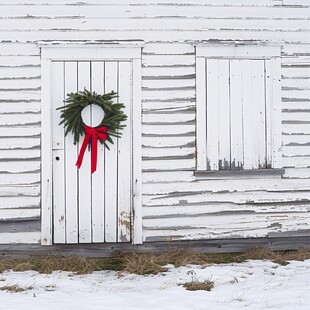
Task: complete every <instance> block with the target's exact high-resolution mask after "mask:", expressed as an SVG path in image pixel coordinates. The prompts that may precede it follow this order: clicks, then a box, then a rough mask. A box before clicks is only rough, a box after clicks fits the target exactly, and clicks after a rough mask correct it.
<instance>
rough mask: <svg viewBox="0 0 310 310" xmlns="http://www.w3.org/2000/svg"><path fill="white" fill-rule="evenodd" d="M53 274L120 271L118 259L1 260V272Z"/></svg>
mask: <svg viewBox="0 0 310 310" xmlns="http://www.w3.org/2000/svg"><path fill="white" fill-rule="evenodd" d="M10 269H11V270H14V271H27V270H34V271H38V272H40V273H51V272H53V271H55V270H61V271H70V272H74V273H77V274H88V273H92V272H93V271H101V270H120V269H121V262H120V261H119V260H118V258H100V259H99V258H98V259H91V258H85V257H79V256H67V257H59V256H45V257H38V258H32V259H15V260H12V259H0V272H3V271H5V270H10Z"/></svg>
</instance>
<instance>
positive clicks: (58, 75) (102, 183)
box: [51, 61, 132, 243]
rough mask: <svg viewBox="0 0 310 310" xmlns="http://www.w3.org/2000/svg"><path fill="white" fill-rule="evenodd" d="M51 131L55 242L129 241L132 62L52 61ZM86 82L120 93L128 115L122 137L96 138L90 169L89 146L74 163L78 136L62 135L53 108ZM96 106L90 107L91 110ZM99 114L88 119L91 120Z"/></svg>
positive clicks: (88, 85) (94, 87) (100, 89)
mask: <svg viewBox="0 0 310 310" xmlns="http://www.w3.org/2000/svg"><path fill="white" fill-rule="evenodd" d="M51 73H52V77H51V83H52V85H51V96H52V98H51V99H52V106H51V109H52V124H53V125H52V127H53V128H52V137H53V150H52V152H53V154H52V155H53V157H52V158H53V242H54V243H95V242H129V241H130V239H131V163H132V158H131V154H132V152H131V109H130V107H131V101H132V100H131V97H132V96H131V93H132V92H131V82H130V81H131V73H132V69H131V62H130V61H56V62H52V67H51ZM84 88H86V89H88V90H91V91H95V92H97V93H99V94H104V93H108V92H111V91H112V90H113V91H115V92H117V93H118V94H119V98H118V101H119V102H122V103H124V105H125V109H124V112H125V114H126V115H127V116H128V119H127V121H126V128H125V129H124V130H123V133H122V138H120V139H116V138H115V139H114V144H109V147H110V150H107V149H105V148H104V146H103V145H101V144H100V143H99V144H98V161H97V171H96V172H95V173H94V174H91V173H90V164H91V160H90V152H88V151H86V153H85V156H84V160H83V165H82V167H81V168H80V169H79V170H78V169H77V167H76V166H75V163H76V159H77V156H78V152H79V149H80V146H81V143H82V141H83V139H81V140H82V141H80V143H79V144H78V145H74V143H73V136H72V135H70V134H69V135H68V136H67V137H65V136H64V128H63V126H59V125H58V124H59V122H60V112H59V111H57V110H56V108H58V107H60V106H62V105H63V100H64V99H65V98H66V95H67V94H68V93H70V92H77V91H81V90H83V89H84ZM93 112H94V113H93ZM96 117H97V114H96V113H95V111H89V113H88V115H87V116H86V119H88V122H89V124H92V123H95V122H96V121H97V120H96Z"/></svg>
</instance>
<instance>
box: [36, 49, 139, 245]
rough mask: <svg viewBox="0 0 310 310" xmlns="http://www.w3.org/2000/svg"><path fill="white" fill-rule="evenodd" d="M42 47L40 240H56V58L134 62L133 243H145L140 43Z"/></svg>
mask: <svg viewBox="0 0 310 310" xmlns="http://www.w3.org/2000/svg"><path fill="white" fill-rule="evenodd" d="M39 46H40V47H41V92H42V97H41V98H42V100H41V130H42V131H41V244H42V245H52V244H53V236H52V233H53V223H52V219H53V214H52V212H53V207H52V206H53V205H52V198H53V197H52V194H53V192H52V184H53V180H52V178H53V173H52V126H53V124H52V114H51V64H52V62H53V61H69V60H71V61H73V60H74V61H99V60H102V61H108V60H110V61H117V60H125V61H130V62H131V63H132V80H131V84H132V102H133V104H132V120H131V121H132V133H131V135H132V177H131V182H132V186H131V188H132V193H131V196H132V197H131V199H132V210H131V217H132V221H131V223H132V225H131V226H132V227H131V240H132V243H133V244H142V197H141V196H142V193H141V187H142V185H141V184H142V156H141V148H142V144H141V127H142V124H141V44H135V45H133V44H132V43H131V44H114V45H113V44H103V43H101V44H86V45H82V46H81V44H78V43H77V44H75V45H74V44H72V43H71V44H70V45H62V46H59V45H56V46H55V45H52V43H49V44H46V43H42V44H39Z"/></svg>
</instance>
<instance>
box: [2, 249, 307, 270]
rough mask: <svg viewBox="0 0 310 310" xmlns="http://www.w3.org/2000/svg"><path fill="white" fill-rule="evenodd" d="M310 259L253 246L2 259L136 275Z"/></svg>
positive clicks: (21, 265) (16, 264)
mask: <svg viewBox="0 0 310 310" xmlns="http://www.w3.org/2000/svg"><path fill="white" fill-rule="evenodd" d="M308 258H310V249H309V250H306V249H304V250H299V251H282V252H279V251H278V252H276V251H271V250H268V249H254V250H251V251H248V252H245V253H225V254H206V253H197V252H194V251H192V250H190V249H180V250H170V251H165V252H162V253H158V254H154V253H144V254H139V253H119V254H117V255H115V257H113V258H100V259H91V258H85V257H77V256H68V257H60V256H53V255H51V256H45V257H38V258H33V259H18V260H12V259H0V273H1V272H3V271H5V270H9V269H12V270H15V271H26V270H35V271H38V272H40V273H51V272H52V271H54V270H63V271H70V272H74V273H77V274H87V273H91V272H93V271H100V270H116V271H121V272H128V273H135V274H157V273H159V272H164V271H166V270H167V268H165V265H167V264H173V265H174V266H175V267H179V266H184V265H189V264H192V265H202V266H207V265H210V264H219V263H239V262H243V261H245V260H247V259H269V260H271V261H274V262H276V263H279V264H282V265H285V264H287V261H289V260H305V259H308Z"/></svg>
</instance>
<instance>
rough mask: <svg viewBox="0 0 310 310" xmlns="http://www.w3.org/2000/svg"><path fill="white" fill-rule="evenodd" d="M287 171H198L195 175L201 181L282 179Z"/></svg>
mask: <svg viewBox="0 0 310 310" xmlns="http://www.w3.org/2000/svg"><path fill="white" fill-rule="evenodd" d="M284 173H285V169H282V168H277V169H253V170H217V171H210V170H196V171H195V172H194V175H195V176H196V177H197V178H199V179H235V178H242V179H262V178H281V177H282V175H283V174H284Z"/></svg>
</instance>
